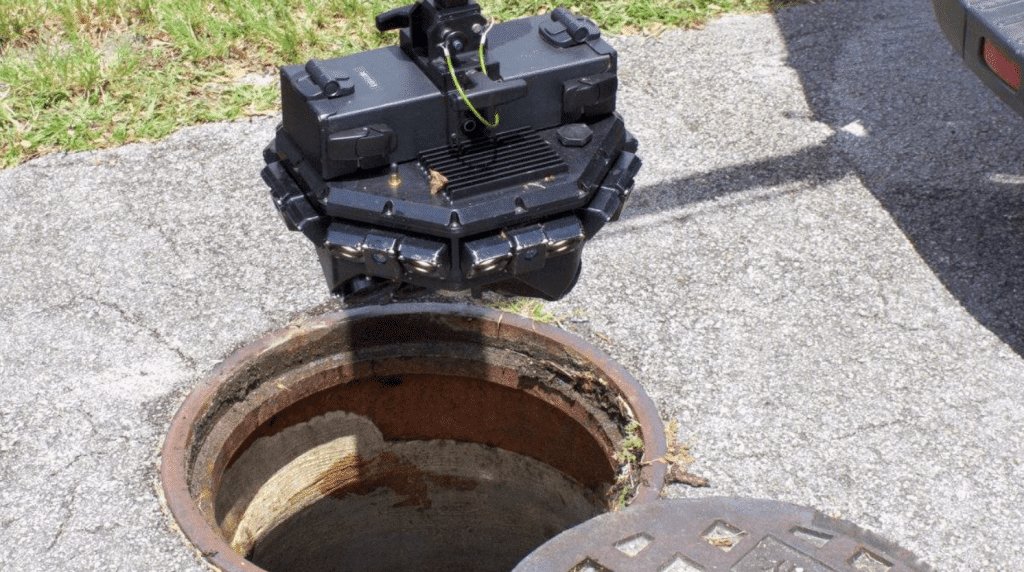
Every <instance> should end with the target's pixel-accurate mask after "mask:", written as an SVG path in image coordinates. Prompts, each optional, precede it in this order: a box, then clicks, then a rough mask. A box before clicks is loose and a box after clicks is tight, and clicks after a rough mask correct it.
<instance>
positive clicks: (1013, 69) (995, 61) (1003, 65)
mask: <svg viewBox="0 0 1024 572" xmlns="http://www.w3.org/2000/svg"><path fill="white" fill-rule="evenodd" d="M981 55H982V57H983V58H984V59H985V63H986V64H988V67H989V68H990V69H991V70H992V71H994V72H996V75H997V76H999V78H1000V79H1002V80H1003V81H1005V82H1006V83H1007V84H1008V85H1009V86H1010V87H1012V88H1013V89H1020V84H1021V76H1020V66H1018V65H1017V64H1015V63H1014V62H1013V60H1011V59H1010V58H1008V57H1006V56H1005V55H1004V54H1003V52H1002V51H1000V50H999V48H997V47H995V46H993V45H992V44H991V43H990V42H989V41H988V40H987V39H985V38H982V39H981Z"/></svg>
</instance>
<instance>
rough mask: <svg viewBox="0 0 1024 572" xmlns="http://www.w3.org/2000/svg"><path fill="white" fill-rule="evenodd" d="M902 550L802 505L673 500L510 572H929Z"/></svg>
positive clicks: (574, 538) (593, 530)
mask: <svg viewBox="0 0 1024 572" xmlns="http://www.w3.org/2000/svg"><path fill="white" fill-rule="evenodd" d="M932 570H933V568H932V567H931V566H929V565H927V564H925V563H924V562H923V561H921V560H920V559H918V558H917V557H916V556H914V555H913V554H911V553H910V552H908V551H907V550H905V549H903V548H900V547H899V546H897V545H895V544H893V543H892V542H889V541H888V540H885V539H883V538H881V537H879V536H877V535H875V534H874V533H872V532H870V531H867V530H865V529H862V528H860V527H858V526H856V525H854V524H851V523H849V522H846V521H843V520H838V519H835V518H831V517H829V516H826V515H824V514H822V513H821V512H819V511H817V510H815V509H813V508H807V507H801V506H796V505H792V504H787V503H782V502H777V501H770V500H753V499H743V498H735V497H718V498H708V499H684V500H671V501H662V502H656V503H648V504H644V505H635V506H631V507H629V508H627V509H625V510H623V511H621V512H617V513H609V514H604V515H601V516H598V517H596V518H594V519H592V520H589V521H587V522H585V523H583V524H581V525H579V526H577V527H575V528H572V529H570V530H567V531H565V532H563V533H562V534H559V535H558V536H556V537H555V538H553V539H551V540H549V541H548V542H547V543H545V544H544V545H543V546H541V547H540V548H538V549H537V550H536V551H534V552H533V553H531V554H530V555H529V556H528V557H526V558H525V559H524V560H523V561H522V562H520V563H519V565H518V566H516V568H515V569H514V570H513V572H765V571H768V572H776V571H778V572H929V571H932Z"/></svg>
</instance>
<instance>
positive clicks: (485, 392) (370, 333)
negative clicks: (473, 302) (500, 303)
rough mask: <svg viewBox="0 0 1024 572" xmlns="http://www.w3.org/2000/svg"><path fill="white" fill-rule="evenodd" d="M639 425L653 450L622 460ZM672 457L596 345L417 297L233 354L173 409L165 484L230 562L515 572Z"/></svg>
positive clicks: (637, 393) (645, 402)
mask: <svg viewBox="0 0 1024 572" xmlns="http://www.w3.org/2000/svg"><path fill="white" fill-rule="evenodd" d="M631 434H632V435H636V436H639V437H641V438H642V440H643V451H642V456H641V458H640V460H641V461H642V462H640V463H637V464H635V465H633V466H632V467H629V466H626V467H623V466H622V465H621V464H620V463H619V461H618V460H617V456H616V449H617V447H618V446H619V444H620V443H621V442H623V441H624V440H626V437H627V436H630V435H631ZM628 441H633V439H629V440H628ZM664 455H665V435H664V427H663V425H662V423H661V421H660V419H659V418H658V416H657V413H656V410H655V408H654V404H653V403H652V402H651V400H650V398H649V397H647V395H646V394H645V393H644V391H643V389H642V388H641V387H640V386H639V384H638V383H637V382H636V381H635V380H634V379H633V378H632V377H631V376H630V375H629V373H627V372H626V371H625V370H624V369H623V368H622V367H621V366H619V365H618V364H616V363H615V362H613V361H611V360H610V359H609V358H608V357H607V356H605V355H604V354H603V353H602V352H601V351H600V350H598V349H597V348H596V347H594V346H592V345H590V344H587V343H586V342H583V341H582V340H580V339H578V338H576V337H575V336H572V335H570V334H567V333H566V332H563V331H561V330H559V329H557V328H554V327H551V326H546V325H543V324H538V323H535V322H532V321H530V320H527V319H525V318H522V317H519V316H514V315H510V314H505V313H501V312H498V311H495V310H490V309H486V308H477V307H469V306H455V305H445V304H408V305H392V306H384V307H380V306H375V307H368V308H361V309H357V310H352V311H346V312H340V313H335V314H330V315H326V316H322V317H318V318H314V319H310V320H307V321H305V322H302V323H299V324H293V325H290V326H289V327H287V328H285V329H282V330H279V331H276V332H273V333H271V334H268V335H266V336H264V337H262V338H260V339H258V340H257V341H255V342H253V343H252V344H250V345H248V346H246V347H243V348H241V349H239V350H238V351H236V352H234V353H233V354H232V355H231V356H230V357H229V358H228V359H227V360H225V361H224V362H223V363H221V364H220V365H219V366H218V367H217V368H216V369H215V370H214V371H213V373H212V374H211V376H210V377H209V378H208V379H207V380H206V382H205V383H203V384H202V385H201V386H200V387H198V388H196V389H195V390H194V391H193V392H192V394H191V395H190V396H189V397H188V398H187V399H186V401H185V403H184V404H183V405H182V407H181V409H180V410H179V411H178V413H177V414H176V416H175V418H174V420H173V422H172V424H171V429H170V431H169V433H168V435H167V438H166V440H165V443H164V448H163V459H162V465H161V480H162V485H163V491H164V496H165V498H166V500H167V505H168V508H169V509H170V511H171V514H172V515H173V517H174V519H175V521H176V522H177V523H178V526H179V527H180V529H181V530H182V532H183V533H184V534H185V536H186V537H187V538H188V540H189V541H190V542H191V543H192V544H193V545H194V546H195V547H196V548H197V550H198V551H199V552H200V553H201V554H202V555H203V557H205V558H206V559H207V561H208V562H209V563H211V564H212V565H213V566H215V567H217V568H219V569H221V570H224V571H228V572H242V571H247V572H258V571H260V570H267V571H269V572H292V571H298V570H303V571H315V570H337V571H351V572H374V571H377V570H381V571H384V570H400V569H408V570H411V569H415V570H418V571H431V570H439V571H440V570H453V569H458V570H477V571H480V572H507V571H508V570H510V569H511V568H513V567H514V566H515V565H516V563H517V562H519V560H521V559H522V558H523V557H524V556H526V555H527V554H529V553H530V552H531V551H532V550H533V549H535V548H536V547H537V546H540V545H541V544H543V542H544V541H546V540H547V539H549V538H551V537H553V536H555V535H556V534H558V533H559V532H561V531H563V530H566V529H568V528H571V527H572V526H575V525H577V524H580V523H582V522H585V521H586V520H589V519H590V518H592V517H594V516H596V515H599V514H602V513H604V512H606V511H607V510H608V508H609V505H610V503H611V501H610V500H609V498H610V492H612V491H615V490H617V489H616V487H619V486H621V484H622V483H623V482H630V483H633V486H634V488H635V492H634V493H633V494H632V496H631V500H630V503H631V504H639V503H644V502H647V501H651V500H655V499H657V497H658V494H659V492H660V490H661V488H662V485H663V483H664V475H665V465H664V462H663V459H662V458H663V456H664ZM619 458H621V457H619ZM631 490H632V489H631Z"/></svg>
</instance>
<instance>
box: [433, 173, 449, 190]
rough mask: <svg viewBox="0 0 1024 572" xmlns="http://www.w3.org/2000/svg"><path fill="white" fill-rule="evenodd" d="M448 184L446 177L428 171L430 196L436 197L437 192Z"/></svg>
mask: <svg viewBox="0 0 1024 572" xmlns="http://www.w3.org/2000/svg"><path fill="white" fill-rule="evenodd" d="M447 184H448V177H445V176H444V175H442V174H441V173H439V172H437V171H435V170H433V169H431V170H430V194H432V195H436V194H437V193H438V191H440V190H441V189H443V188H444V186H445V185H447Z"/></svg>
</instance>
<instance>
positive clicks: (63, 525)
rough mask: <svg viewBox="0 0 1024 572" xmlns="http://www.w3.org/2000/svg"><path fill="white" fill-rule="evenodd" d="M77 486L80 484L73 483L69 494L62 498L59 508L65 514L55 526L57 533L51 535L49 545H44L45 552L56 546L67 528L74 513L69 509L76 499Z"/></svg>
mask: <svg viewBox="0 0 1024 572" xmlns="http://www.w3.org/2000/svg"><path fill="white" fill-rule="evenodd" d="M79 486H81V485H80V484H78V485H75V486H74V487H73V488H72V489H71V494H70V495H69V497H68V498H66V499H64V501H63V502H61V503H60V509H61V510H62V511H66V512H67V516H65V517H64V518H62V519H61V521H60V525H59V526H58V527H57V533H56V534H55V535H54V536H53V539H52V540H50V544H49V546H47V547H46V551H47V552H50V551H51V550H53V548H54V547H55V546H57V543H58V542H60V539H61V538H63V537H64V533H65V531H66V530H67V524H68V521H69V520H71V517H72V515H73V514H74V513H73V512H72V510H71V507H72V506H73V505H74V504H75V501H76V500H78V487H79Z"/></svg>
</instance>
